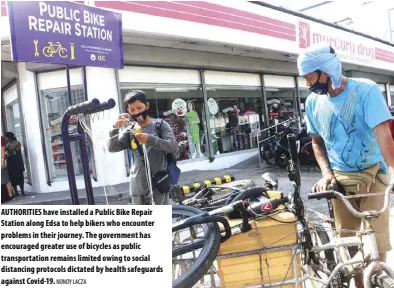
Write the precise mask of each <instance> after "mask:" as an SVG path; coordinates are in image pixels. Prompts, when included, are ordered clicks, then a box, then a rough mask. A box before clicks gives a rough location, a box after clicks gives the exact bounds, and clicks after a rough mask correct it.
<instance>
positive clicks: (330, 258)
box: [315, 225, 336, 270]
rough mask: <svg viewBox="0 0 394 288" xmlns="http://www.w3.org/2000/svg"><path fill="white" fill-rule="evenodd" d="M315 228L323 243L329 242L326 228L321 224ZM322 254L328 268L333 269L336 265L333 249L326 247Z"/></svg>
mask: <svg viewBox="0 0 394 288" xmlns="http://www.w3.org/2000/svg"><path fill="white" fill-rule="evenodd" d="M315 229H316V234H317V236H318V237H319V239H320V241H321V243H322V244H323V245H325V244H328V243H330V237H329V236H328V233H327V231H326V229H324V227H323V226H321V225H316V226H315ZM324 255H325V256H326V259H327V266H328V268H329V269H330V270H332V269H334V268H335V266H336V261H335V256H334V249H328V250H326V251H324Z"/></svg>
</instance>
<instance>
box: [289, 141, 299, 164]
mask: <svg viewBox="0 0 394 288" xmlns="http://www.w3.org/2000/svg"><path fill="white" fill-rule="evenodd" d="M296 140H297V136H296V135H295V134H289V135H287V142H288V143H289V152H290V158H291V159H292V160H293V162H295V163H298V154H297V145H296Z"/></svg>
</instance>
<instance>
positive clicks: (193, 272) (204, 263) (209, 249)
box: [172, 205, 221, 288]
mask: <svg viewBox="0 0 394 288" xmlns="http://www.w3.org/2000/svg"><path fill="white" fill-rule="evenodd" d="M203 212H204V211H202V210H200V209H198V208H194V207H190V206H184V205H175V206H172V214H173V215H174V214H176V215H182V216H188V217H192V216H195V215H198V214H201V213H203ZM202 225H203V226H205V227H206V232H205V237H204V246H203V248H202V249H201V253H200V255H199V256H198V257H197V259H196V260H195V261H194V263H193V264H192V265H191V266H190V268H189V269H188V270H187V271H186V272H185V273H184V274H183V275H181V276H180V277H178V278H177V279H176V280H173V281H172V287H173V288H190V287H192V286H193V285H194V284H196V283H197V282H198V281H199V280H200V279H201V278H202V277H203V276H204V275H205V273H206V272H207V271H208V270H209V269H210V268H211V266H212V264H213V262H214V261H215V258H216V256H217V254H218V251H219V247H220V242H221V234H220V230H219V225H218V224H217V223H208V224H202Z"/></svg>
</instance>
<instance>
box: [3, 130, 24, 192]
mask: <svg viewBox="0 0 394 288" xmlns="http://www.w3.org/2000/svg"><path fill="white" fill-rule="evenodd" d="M5 142H6V153H7V168H8V173H9V175H10V180H11V185H12V188H13V190H14V193H15V196H19V192H18V186H19V188H20V189H21V194H22V195H25V188H24V184H25V178H24V175H23V172H24V171H25V165H24V163H23V157H22V148H21V143H20V142H19V141H18V139H16V137H15V135H14V133H12V132H7V133H5Z"/></svg>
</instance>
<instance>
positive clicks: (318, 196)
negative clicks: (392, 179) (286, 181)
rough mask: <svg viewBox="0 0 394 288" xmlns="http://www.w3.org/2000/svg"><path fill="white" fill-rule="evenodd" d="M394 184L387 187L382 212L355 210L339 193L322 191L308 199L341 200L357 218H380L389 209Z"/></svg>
mask: <svg viewBox="0 0 394 288" xmlns="http://www.w3.org/2000/svg"><path fill="white" fill-rule="evenodd" d="M393 187H394V184H391V185H389V186H388V187H387V189H386V191H385V193H384V204H383V208H382V209H381V210H373V211H364V212H359V211H357V210H356V209H354V208H353V206H352V204H350V202H349V200H348V199H346V197H345V196H344V195H343V194H342V193H340V192H337V191H334V190H331V191H322V192H317V193H309V194H308V199H321V198H326V199H328V198H339V199H340V200H342V202H343V203H344V204H345V206H346V208H347V209H348V210H349V212H350V213H352V214H353V215H354V216H355V217H357V218H367V217H378V216H379V215H381V214H383V213H385V212H386V211H387V209H388V208H389V204H390V192H391V191H392V190H393Z"/></svg>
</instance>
